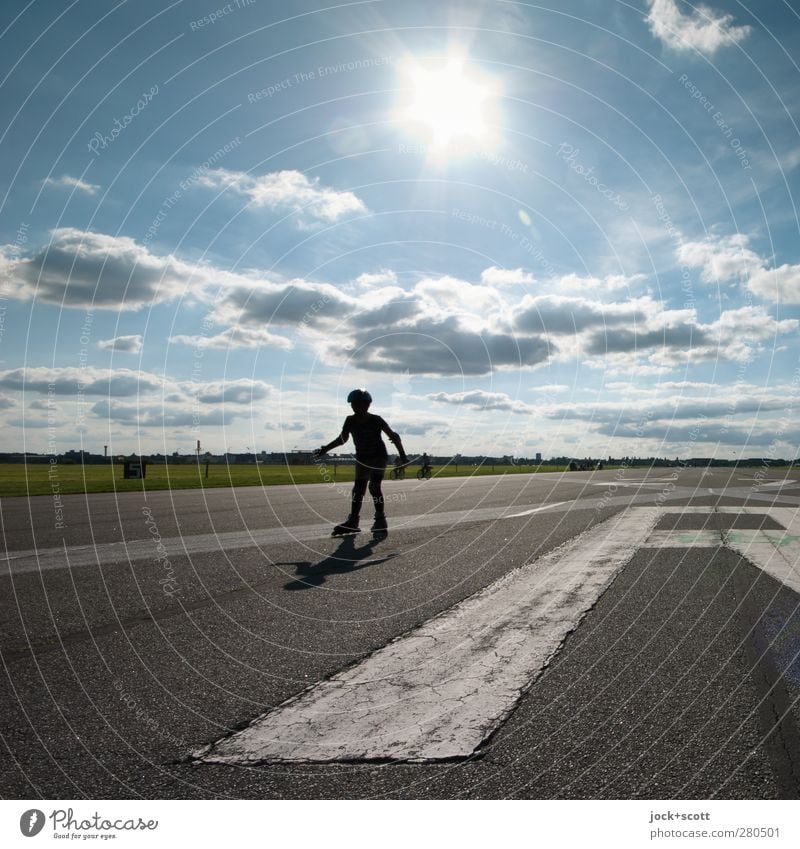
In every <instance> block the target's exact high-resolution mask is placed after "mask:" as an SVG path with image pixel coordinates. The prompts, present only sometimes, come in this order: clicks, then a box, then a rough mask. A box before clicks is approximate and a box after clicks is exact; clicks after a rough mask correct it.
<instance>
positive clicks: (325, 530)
mask: <svg viewBox="0 0 800 849" xmlns="http://www.w3.org/2000/svg"><path fill="white" fill-rule="evenodd" d="M572 503H573V502H572V501H560V502H558V503H553V504H547V505H544V507H543V508H542V509H549V508H555V507H560V506H563V505H565V504H572ZM612 503H615V502H612ZM579 507H580V508H581V509H586V510H591V509H592V508H593V507H594V502H592V501H587V502H585V504H581V505H579ZM509 509H510V508H509V507H508V506H506V507H478V508H475V509H472V510H447V511H440V512H432V513H422V514H420V515H414V516H398V517H396V518H395V517H389V531H390V532H392V531H402V530H415V529H418V528H435V527H441V526H446V527H448V526H452V525H457V524H461V523H463V522H492V521H496V520H498V519H504V518H512V517H510V516H506V512H507V511H508V510H509ZM332 527H333V525H332V523H331V524H320V523H317V524H316V525H291V526H286V527H283V528H280V527H279V528H260V529H254V530H252V531H229V532H226V533H217V534H187V535H186V536H182V537H160V538H158V539H157V540H156V539H153V538H148V537H146V538H144V539H133V540H130V541H127V542H106V543H98V544H97V545H73V546H69V548H68V549H67V548H65V547H64V546H63V545H62V546H59V547H55V548H41V549H38V550H37V549H27V550H25V551H11V552H8V553H7V554H6V556H5V557H0V574H4V573H5V574H12V575H16V574H23V573H26V572H43V571H49V570H51V569H67V568H72V569H76V568H79V567H81V566H97V565H98V564H101V565H102V566H110V565H112V564H114V563H129V562H132V561H135V560H155V559H156V558H157V557H158V556H159V552H160V556H162V557H163V556H164V555H166V556H168V557H184V556H187V555H193V554H207V553H214V552H230V551H234V550H235V549H239V548H255V547H257V546H261V547H267V546H271V545H285V544H287V543H292V542H307V541H309V540H315V539H326V538H329V537H330V535H331V528H332ZM157 543H158V544H160V545H163V549H159V550H158V551H157V550H156V545H157Z"/></svg>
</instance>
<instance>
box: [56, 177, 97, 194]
mask: <svg viewBox="0 0 800 849" xmlns="http://www.w3.org/2000/svg"><path fill="white" fill-rule="evenodd" d="M44 185H45V186H52V187H54V188H57V189H64V188H66V189H77V191H79V192H84V193H86V194H87V195H95V194H97V192H99V191H100V186H98V185H95V184H94V183H87V182H85V181H84V180H82V179H81V178H80V177H70V176H69V175H68V174H65V175H64V176H63V177H59V178H58V179H57V180H54V179H53V178H52V177H48V178H47V179H46V180H45V181H44Z"/></svg>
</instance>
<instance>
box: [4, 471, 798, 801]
mask: <svg viewBox="0 0 800 849" xmlns="http://www.w3.org/2000/svg"><path fill="white" fill-rule="evenodd" d="M797 478H798V474H797V472H795V471H791V472H789V473H788V476H787V475H786V474H785V473H784V472H783V471H775V470H773V471H771V472H768V473H765V470H763V469H749V470H742V469H739V470H727V469H726V470H699V469H674V470H673V469H656V470H653V471H652V472H650V473H646V472H644V471H642V470H625V471H614V470H611V471H605V472H592V473H571V474H567V475H520V476H497V477H480V478H472V479H458V478H450V479H442V480H436V479H433V480H431V481H426V482H419V481H416V480H412V481H403V482H387V483H386V485H385V491H386V493H387V495H388V504H387V513H388V515H389V519H390V530H389V534H388V537H386V538H385V539H374V538H373V537H372V536H371V535H370V534H369V533H368V531H367V528H368V524H367V523H366V522H364V521H363V520H362V528H364V529H365V532H364V533H362V534H360V535H359V536H357V537H354V538H347V539H343V540H336V539H331V538H330V536H329V533H330V526H331V525H332V524H334V523H336V522H339V521H341V520H342V519H343V518H344V516H345V515H346V512H347V501H348V494H349V487H348V486H347V485H346V484H345V485H334V486H329V485H322V484H321V485H313V486H303V487H297V488H295V487H273V488H264V489H261V488H241V489H234V490H216V489H215V490H211V491H206V492H202V491H182V492H173V493H168V492H166V493H165V492H159V493H149V494H146V495H145V494H144V493H124V494H118V495H113V494H107V495H91V496H66V497H62V499H61V500H62V504H63V521H61V520H60V519H59V518H58V517H57V515H56V513H55V509H54V505H53V502H52V499H49V498H46V497H39V498H32V499H24V498H4V499H2V500H1V501H0V519H2V532H3V542H4V549H5V551H4V552H3V554H4V555H5V560H4V561H3V563H2V567H0V569H2V571H1V572H0V585H1V586H0V655H1V657H2V662H3V669H4V675H3V684H2V688H0V732H1V733H2V741H3V749H2V754H0V758H1V759H2V760H1V761H0V765H1V766H2V769H0V795H2V796H3V797H4V798H31V797H43V798H81V797H86V798H136V797H143V798H377V797H381V798H384V797H389V798H534V799H550V798H597V799H601V798H626V799H627V798H653V799H663V798H673V797H675V798H723V799H725V798H749V799H773V798H797V797H798V795H800V735H799V734H798V717H799V716H800V712H799V711H798V696H799V695H800V662H798V651H800V613H799V612H798V601H799V599H798V596H797V594H796V593H795V592H793V591H792V590H790V589H788V588H787V587H786V586H784V585H783V584H782V583H780V582H779V581H777V580H775V579H774V578H772V577H770V576H769V575H767V574H766V573H765V572H763V571H762V570H761V569H758V568H756V567H755V566H753V565H751V564H750V563H749V562H748V561H747V560H745V559H743V558H742V557H740V556H738V555H737V554H735V553H734V552H733V551H731V550H730V549H726V548H716V549H709V548H658V549H655V548H642V549H640V550H639V551H638V552H637V553H636V554H635V555H634V557H633V559H631V560H630V561H629V562H628V563H627V564H626V565H625V566H624V568H623V569H622V571H621V572H620V573H619V575H618V576H617V577H616V579H615V580H614V582H613V583H612V584H611V586H610V587H609V588H608V589H607V590H606V591H605V592H604V593H603V594H602V595H601V597H600V598H599V599H598V601H597V603H596V604H595V605H594V606H593V607H592V608H591V610H589V612H588V613H587V614H586V616H585V617H584V618H583V620H582V621H581V623H580V625H579V626H578V627H577V629H576V630H574V631H573V632H572V633H571V634H569V636H568V637H567V638H566V640H565V641H564V642H563V645H562V646H561V648H560V650H559V651H558V652H557V654H556V655H555V656H554V658H553V659H552V661H551V662H550V663H549V665H548V666H547V668H546V669H545V670H544V671H543V673H542V674H541V675H540V676H538V677H537V678H536V680H535V681H533V682H532V685H531V686H530V688H529V689H527V690H526V691H525V692H522V693H521V694H520V698H519V700H518V702H517V704H516V706H515V708H514V710H513V712H512V713H511V715H510V716H509V718H508V719H507V720H506V721H505V722H504V723H503V724H502V726H501V727H500V728H499V729H498V730H497V731H496V732H495V733H494V734H493V735H492V736H491V737H490V738H489V739H488V740H486V741H485V742H484V744H483V745H482V746H481V747H480V748H479V749H478V751H477V752H476V754H475V755H473V756H471V757H469V758H467V759H466V760H463V759H461V760H458V761H455V762H438V763H422V764H408V763H396V762H392V763H381V762H374V761H369V762H364V763H333V764H314V763H309V764H294V765H281V764H261V765H250V766H246V767H245V766H236V765H220V764H205V763H201V764H198V763H197V762H193V761H192V760H191V759H189V758H188V755H189V753H190V752H192V751H193V750H196V749H197V748H198V747H201V746H203V745H206V744H208V743H211V742H213V741H215V740H218V739H219V738H221V737H224V736H226V735H228V734H230V733H231V732H232V731H234V730H235V729H238V728H241V727H244V726H246V725H247V724H248V723H249V722H251V721H252V720H253V719H255V718H256V717H258V716H259V715H261V714H263V713H265V712H266V711H268V710H269V709H270V708H272V707H275V706H277V705H279V704H281V703H282V702H284V701H285V700H286V699H288V698H289V697H291V696H294V695H295V694H297V693H299V692H301V691H303V690H304V689H306V688H307V687H309V686H310V685H313V684H314V683H315V682H319V681H322V680H325V679H327V678H329V677H331V676H333V675H334V674H335V673H337V672H338V671H340V670H341V669H343V668H345V667H347V666H348V665H350V664H353V663H355V662H357V661H359V660H360V659H362V658H364V657H366V656H369V655H370V654H371V653H372V652H374V651H376V650H377V649H379V648H381V647H382V646H384V645H385V644H386V643H387V642H389V641H390V640H392V639H393V638H395V637H397V636H398V635H401V634H404V633H406V632H407V631H409V630H411V629H413V628H415V627H417V626H419V625H421V624H422V623H424V622H426V621H428V620H429V619H431V617H433V616H435V615H437V614H439V613H441V612H443V611H446V610H448V609H449V608H451V607H453V605H455V604H457V603H458V602H460V601H462V600H463V599H465V598H467V597H469V596H471V595H472V594H474V593H476V592H478V591H479V590H481V589H483V588H485V587H487V586H488V585H490V584H492V582H494V581H496V580H497V579H498V578H501V577H502V576H503V575H505V574H507V573H508V572H509V571H511V570H512V569H515V568H516V567H519V566H522V565H523V564H526V563H530V562H531V561H533V560H535V558H537V557H541V556H542V555H544V554H546V553H548V552H551V551H553V550H554V549H556V548H557V547H558V546H561V545H563V544H564V543H567V542H569V541H570V540H573V539H575V537H576V536H578V535H579V534H581V533H583V532H584V531H586V530H587V529H589V528H591V527H592V526H594V525H596V524H597V523H599V522H602V521H603V520H605V519H608V518H610V517H612V516H614V515H615V514H617V513H619V512H620V511H621V510H623V509H625V508H626V507H628V506H631V505H639V506H642V505H648V504H652V505H656V506H658V507H660V508H663V510H664V516H663V517H662V519H661V524H660V526H659V527H661V528H663V529H669V528H673V527H678V528H686V529H687V530H695V529H703V528H714V529H722V530H724V529H727V528H734V527H736V528H765V529H766V528H773V527H774V526H775V523H774V522H773V521H772V520H771V519H769V518H768V517H767V518H761V517H760V516H753V515H747V516H745V515H742V516H737V515H730V514H714V513H713V508H714V507H715V506H724V505H729V506H745V505H747V506H748V507H750V508H757V509H758V511H759V514H760V512H761V511H762V510H763V515H764V516H767V514H768V512H769V509H770V506H772V505H780V506H783V507H790V508H791V507H797V506H798V505H800V481H798V480H797ZM784 479H787V480H788V483H787V482H786V481H785V480H784ZM549 505H552V506H549ZM682 505H693V506H705V507H707V508H708V511H709V515H708V516H706V515H703V514H698V513H687V514H686V515H683V516H678V514H679V513H680V508H681V506H682ZM531 511H533V512H531ZM368 513H369V511H365V515H368ZM519 514H524V515H519ZM58 525H64V527H58ZM778 527H780V526H778Z"/></svg>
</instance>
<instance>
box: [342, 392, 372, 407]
mask: <svg viewBox="0 0 800 849" xmlns="http://www.w3.org/2000/svg"><path fill="white" fill-rule="evenodd" d="M354 401H355V402H358V401H366V402H367V403H368V404H371V403H372V395H370V394H369V392H367V390H366V389H354V390H353V391H352V392H351V393H350V394H349V395H348V396H347V403H348V404H352V403H353V402H354Z"/></svg>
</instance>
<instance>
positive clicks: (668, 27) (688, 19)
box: [647, 0, 750, 54]
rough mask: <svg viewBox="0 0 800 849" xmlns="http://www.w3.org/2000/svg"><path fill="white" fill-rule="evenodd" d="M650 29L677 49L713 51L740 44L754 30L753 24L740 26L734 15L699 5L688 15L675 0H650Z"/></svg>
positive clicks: (708, 52)
mask: <svg viewBox="0 0 800 849" xmlns="http://www.w3.org/2000/svg"><path fill="white" fill-rule="evenodd" d="M648 3H649V5H650V12H649V14H648V15H647V23H648V24H649V25H650V31H651V32H652V33H653V35H654V36H655V37H656V38H657V39H659V41H661V42H662V43H663V44H664V45H666V46H667V47H670V48H672V49H673V50H678V51H682V50H698V51H700V52H701V53H707V54H713V53H715V52H716V51H717V50H719V48H721V47H727V46H729V45H733V44H738V43H739V42H740V41H743V40H744V39H745V38H747V36H748V35H749V33H750V27H749V26H736V25H734V23H733V15H729V14H719V13H717V12H716V11H715V10H714V9H711V8H710V7H708V6H704V5H698V6H696V7H695V8H694V9H693V11H692V12H690V13H688V14H684V13H683V12H682V11H681V10H680V9H679V8H678V4H677V3H676V2H675V0H648Z"/></svg>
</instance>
